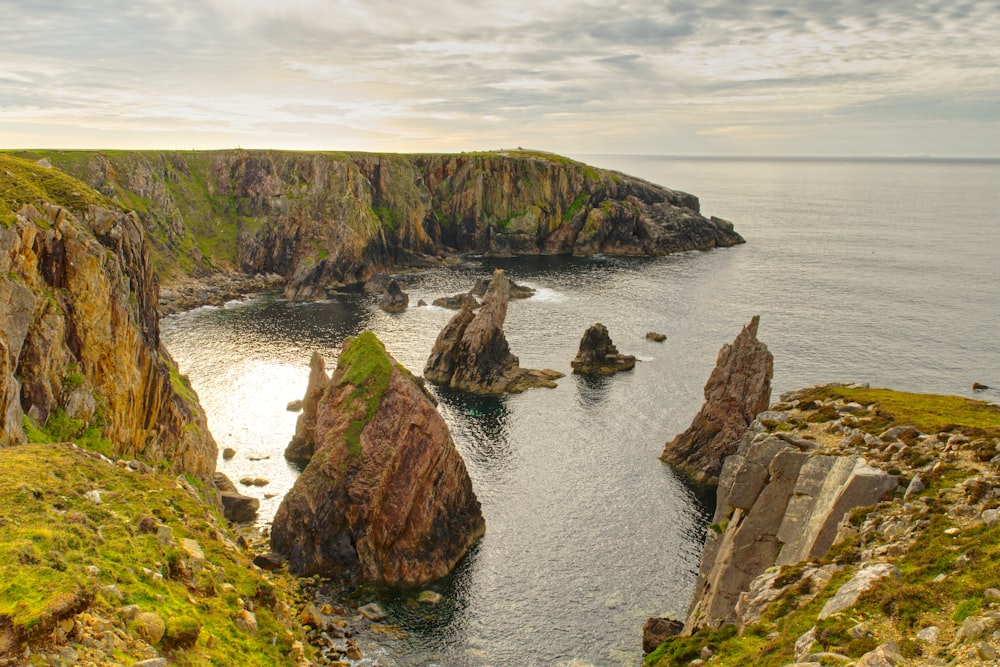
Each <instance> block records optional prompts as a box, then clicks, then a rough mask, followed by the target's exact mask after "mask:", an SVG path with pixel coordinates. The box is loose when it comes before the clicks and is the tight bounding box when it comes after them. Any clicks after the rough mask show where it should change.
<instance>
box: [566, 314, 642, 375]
mask: <svg viewBox="0 0 1000 667" xmlns="http://www.w3.org/2000/svg"><path fill="white" fill-rule="evenodd" d="M570 366H572V367H573V372H574V373H585V374H593V375H611V374H612V373H617V372H618V371H627V370H631V369H632V368H635V357H634V356H632V355H631V354H621V353H620V352H618V348H617V347H615V344H614V343H612V342H611V335H610V334H609V333H608V328H607V327H606V326H604V325H603V324H601V323H600V322H598V323H597V324H594V325H591V326H590V327H588V328H587V330H586V331H585V332H584V333H583V338H581V339H580V349H579V351H578V352H577V353H576V357H575V358H574V359H573V361H571V362H570Z"/></svg>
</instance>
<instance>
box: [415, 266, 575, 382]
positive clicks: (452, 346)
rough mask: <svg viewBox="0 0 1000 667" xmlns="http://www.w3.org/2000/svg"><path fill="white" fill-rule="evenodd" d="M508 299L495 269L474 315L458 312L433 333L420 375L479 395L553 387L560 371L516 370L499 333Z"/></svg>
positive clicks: (501, 274)
mask: <svg viewBox="0 0 1000 667" xmlns="http://www.w3.org/2000/svg"><path fill="white" fill-rule="evenodd" d="M509 300H510V295H509V284H508V281H507V276H506V275H505V274H504V272H503V270H502V269H497V270H496V271H495V272H494V274H493V282H492V283H491V284H490V288H489V290H487V292H486V296H485V297H484V298H483V302H482V304H481V306H480V308H479V312H478V313H476V314H473V313H472V311H471V310H469V309H468V308H464V309H462V311H461V312H460V313H458V314H457V315H455V317H453V318H452V319H451V321H450V322H448V324H446V325H445V327H444V329H442V330H441V333H440V334H438V337H437V340H436V341H435V343H434V348H433V350H431V356H430V358H428V360H427V365H426V366H425V367H424V377H425V378H427V379H428V380H430V381H432V382H438V383H440V384H447V385H448V386H450V387H452V388H453V389H461V390H463V391H471V392H476V393H482V394H500V393H504V392H519V391H524V390H525V389H529V388H531V387H555V386H556V385H555V382H554V380H555V379H556V378H560V377H562V376H563V374H562V373H560V372H558V371H553V370H548V369H546V370H531V369H527V368H521V367H520V366H519V365H518V363H519V362H518V358H517V357H516V356H514V355H513V354H511V352H510V347H509V346H508V345H507V338H506V337H505V336H504V333H503V323H504V320H505V319H506V317H507V303H508V301H509Z"/></svg>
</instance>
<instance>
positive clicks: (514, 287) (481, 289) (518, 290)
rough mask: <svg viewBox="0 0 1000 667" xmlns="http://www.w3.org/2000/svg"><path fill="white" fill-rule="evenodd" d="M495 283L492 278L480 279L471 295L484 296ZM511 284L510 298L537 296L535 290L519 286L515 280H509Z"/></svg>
mask: <svg viewBox="0 0 1000 667" xmlns="http://www.w3.org/2000/svg"><path fill="white" fill-rule="evenodd" d="M492 281H493V279H492V278H480V279H479V280H477V281H476V284H475V285H473V286H472V289H471V290H469V294H472V295H474V296H484V295H485V294H486V290H488V289H489V288H490V283H491V282H492ZM508 281H509V283H510V298H512V299H530V298H531V297H533V296H534V295H535V291H536V290H535V288H534V287H528V286H527V285H518V284H517V283H516V282H514V281H513V280H510V279H508Z"/></svg>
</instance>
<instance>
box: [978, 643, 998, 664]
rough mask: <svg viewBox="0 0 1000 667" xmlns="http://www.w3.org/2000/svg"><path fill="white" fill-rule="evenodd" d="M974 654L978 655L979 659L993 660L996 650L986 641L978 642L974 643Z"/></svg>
mask: <svg viewBox="0 0 1000 667" xmlns="http://www.w3.org/2000/svg"><path fill="white" fill-rule="evenodd" d="M976 655H977V656H979V659H980V660H984V661H986V662H993V660H995V659H996V657H997V650H996V649H995V648H993V647H992V646H990V645H989V644H987V643H986V642H978V643H977V644H976Z"/></svg>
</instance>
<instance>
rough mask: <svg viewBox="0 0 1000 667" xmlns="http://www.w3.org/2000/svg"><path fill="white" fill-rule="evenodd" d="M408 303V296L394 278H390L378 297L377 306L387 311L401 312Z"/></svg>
mask: <svg viewBox="0 0 1000 667" xmlns="http://www.w3.org/2000/svg"><path fill="white" fill-rule="evenodd" d="M409 305H410V296H409V295H408V294H407V293H406V292H404V291H403V290H402V288H401V287H400V286H399V283H397V282H396V281H395V280H390V281H389V283H388V284H387V285H386V286H385V290H384V291H383V292H382V296H380V297H379V300H378V307H379V308H381V309H382V310H384V311H385V312H387V313H402V312H403V311H405V310H406V309H407V308H408V307H409Z"/></svg>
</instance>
